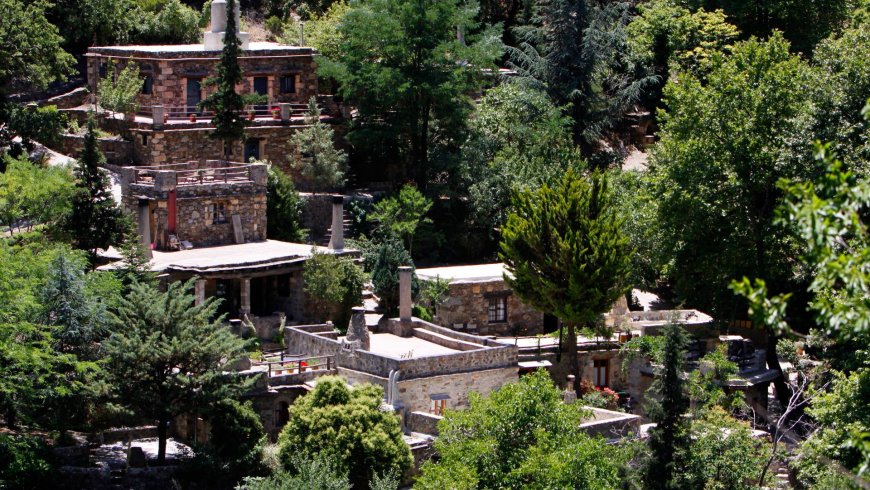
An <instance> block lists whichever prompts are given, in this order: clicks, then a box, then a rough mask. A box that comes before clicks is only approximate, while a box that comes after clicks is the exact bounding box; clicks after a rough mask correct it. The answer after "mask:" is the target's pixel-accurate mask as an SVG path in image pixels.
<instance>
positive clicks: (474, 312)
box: [435, 280, 544, 335]
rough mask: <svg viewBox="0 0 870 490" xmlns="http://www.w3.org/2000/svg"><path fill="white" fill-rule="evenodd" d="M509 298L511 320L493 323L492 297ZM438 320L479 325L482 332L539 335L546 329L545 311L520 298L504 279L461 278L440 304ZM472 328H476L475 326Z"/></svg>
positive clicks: (437, 310) (436, 317)
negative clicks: (490, 306)
mask: <svg viewBox="0 0 870 490" xmlns="http://www.w3.org/2000/svg"><path fill="white" fill-rule="evenodd" d="M493 297H505V298H507V321H505V322H499V323H489V301H490V298H493ZM435 322H436V323H438V324H440V325H443V326H445V327H448V328H458V326H455V325H456V324H462V325H463V328H469V327H470V326H472V325H473V326H474V327H473V328H476V329H477V332H479V333H480V334H482V335H536V334H539V333H541V332H543V326H544V314H543V313H541V312H540V311H537V310H535V309H534V308H532V307H531V306H528V305H526V304H524V303H523V302H522V301H520V299H519V297H517V295H515V294H513V292H512V291H511V290H510V288H508V286H507V285H506V284H505V283H504V281H501V280H498V281H489V282H465V283H463V282H459V283H454V284H451V285H450V292H449V293H448V298H447V300H445V301H444V302H443V303H442V304H441V305H439V306H438V307H437V308H436V312H435ZM473 328H472V329H473Z"/></svg>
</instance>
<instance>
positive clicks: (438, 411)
mask: <svg viewBox="0 0 870 490" xmlns="http://www.w3.org/2000/svg"><path fill="white" fill-rule="evenodd" d="M429 399H430V400H432V414H433V415H438V416H439V417H443V416H444V409H446V408H447V400H449V399H450V395H448V394H447V393H436V394H434V395H429Z"/></svg>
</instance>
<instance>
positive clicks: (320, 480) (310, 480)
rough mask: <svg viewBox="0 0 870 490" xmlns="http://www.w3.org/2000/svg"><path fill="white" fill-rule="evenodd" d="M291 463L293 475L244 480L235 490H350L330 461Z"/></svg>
mask: <svg viewBox="0 0 870 490" xmlns="http://www.w3.org/2000/svg"><path fill="white" fill-rule="evenodd" d="M291 462H292V467H293V471H294V472H293V473H289V472H286V471H282V472H279V473H277V474H274V475H272V476H269V477H267V478H256V477H254V478H245V480H244V483H243V484H242V485H240V486H239V487H237V490H296V489H299V488H305V489H312V490H315V489H316V490H350V482H349V481H348V479H347V472H346V471H344V472H342V471H339V470H337V469H336V468H335V466H336V464H335V463H334V462H332V461H331V460H328V459H324V458H323V457H317V458H314V459H305V458H301V457H296V458H293V459H292V460H291ZM391 490H395V489H391Z"/></svg>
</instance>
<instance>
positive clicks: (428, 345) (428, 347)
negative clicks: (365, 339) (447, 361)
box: [369, 333, 461, 359]
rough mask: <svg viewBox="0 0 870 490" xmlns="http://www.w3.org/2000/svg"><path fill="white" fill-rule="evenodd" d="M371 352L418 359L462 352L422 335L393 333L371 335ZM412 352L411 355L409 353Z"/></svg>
mask: <svg viewBox="0 0 870 490" xmlns="http://www.w3.org/2000/svg"><path fill="white" fill-rule="evenodd" d="M370 339H371V341H370V344H369V352H371V353H372V354H381V355H387V356H393V357H402V356H405V358H407V359H416V358H418V357H426V356H441V355H444V354H455V353H457V352H461V351H459V350H457V349H451V348H449V347H444V346H443V345H438V344H436V343H434V342H429V341H428V340H423V339H421V338H420V337H399V336H398V335H393V334H391V333H373V334H371V335H370ZM408 354H410V356H409V355H408Z"/></svg>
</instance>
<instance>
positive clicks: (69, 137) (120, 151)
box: [51, 134, 133, 165]
mask: <svg viewBox="0 0 870 490" xmlns="http://www.w3.org/2000/svg"><path fill="white" fill-rule="evenodd" d="M84 146H85V137H84V136H81V135H78V134H62V135H60V137H59V138H58V141H57V143H56V144H53V145H51V147H52V149H53V150H55V151H57V152H59V153H62V154H64V155H67V156H70V157H72V158H78V156H79V154H80V153H81V152H82V148H84ZM97 146H98V147H99V148H100V151H101V152H103V155H105V156H106V162H108V163H110V164H114V165H127V164H129V162H130V161H131V160H132V158H133V144H132V143H130V142H129V141H126V140H123V139H119V138H97Z"/></svg>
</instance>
